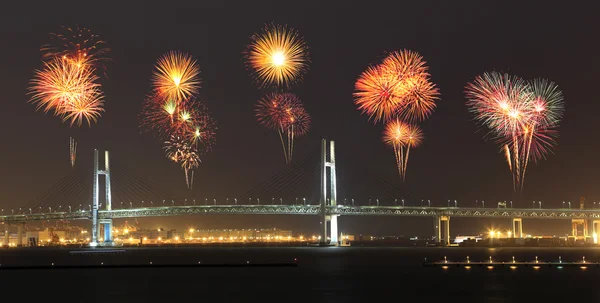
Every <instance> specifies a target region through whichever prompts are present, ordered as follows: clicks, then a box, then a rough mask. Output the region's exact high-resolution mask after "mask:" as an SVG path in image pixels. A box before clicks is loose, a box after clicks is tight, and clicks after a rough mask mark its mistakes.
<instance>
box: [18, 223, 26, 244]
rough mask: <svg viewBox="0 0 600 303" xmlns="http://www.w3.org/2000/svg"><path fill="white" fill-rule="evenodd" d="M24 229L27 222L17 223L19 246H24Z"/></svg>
mask: <svg viewBox="0 0 600 303" xmlns="http://www.w3.org/2000/svg"><path fill="white" fill-rule="evenodd" d="M23 229H25V223H19V224H18V225H17V246H23Z"/></svg>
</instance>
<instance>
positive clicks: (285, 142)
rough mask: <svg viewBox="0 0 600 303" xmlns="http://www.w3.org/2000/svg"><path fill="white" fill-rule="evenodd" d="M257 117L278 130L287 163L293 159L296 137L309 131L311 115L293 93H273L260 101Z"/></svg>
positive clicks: (264, 123)
mask: <svg viewBox="0 0 600 303" xmlns="http://www.w3.org/2000/svg"><path fill="white" fill-rule="evenodd" d="M255 112H256V117H257V120H258V122H259V123H260V124H262V125H263V126H265V127H267V128H270V129H274V130H277V132H278V133H279V138H280V140H281V145H282V147H283V154H284V156H285V161H286V163H290V162H291V161H292V154H293V150H294V141H295V139H296V137H298V136H301V135H304V134H306V133H308V131H309V129H310V121H311V120H310V115H309V114H308V112H307V111H306V109H305V108H304V106H303V105H302V101H300V98H298V97H297V96H296V95H294V94H292V93H271V94H268V95H266V96H265V97H264V98H262V99H261V100H259V101H258V103H257V104H256V108H255Z"/></svg>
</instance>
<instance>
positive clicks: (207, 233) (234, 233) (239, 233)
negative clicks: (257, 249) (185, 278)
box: [185, 228, 292, 241]
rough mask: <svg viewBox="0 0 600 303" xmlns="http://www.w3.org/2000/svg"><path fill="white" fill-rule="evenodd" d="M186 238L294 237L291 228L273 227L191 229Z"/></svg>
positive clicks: (281, 238) (215, 239) (261, 238)
mask: <svg viewBox="0 0 600 303" xmlns="http://www.w3.org/2000/svg"><path fill="white" fill-rule="evenodd" d="M185 238H186V239H189V238H193V239H203V240H212V241H217V240H218V241H225V240H229V241H232V240H262V241H264V240H286V239H291V238H292V231H291V230H281V229H277V228H273V229H206V230H198V229H190V230H188V231H187V232H186V233H185Z"/></svg>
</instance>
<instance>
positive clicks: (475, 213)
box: [0, 205, 600, 222]
mask: <svg viewBox="0 0 600 303" xmlns="http://www.w3.org/2000/svg"><path fill="white" fill-rule="evenodd" d="M320 212H321V207H320V206H319V205H193V206H164V207H145V208H131V209H113V210H100V211H99V218H100V219H117V218H136V217H168V216H182V215H205V214H219V215H228V214H231V215H233V214H241V215H318V214H319V213H320ZM326 212H327V214H334V215H341V216H421V217H433V216H450V217H476V218H528V219H600V209H599V210H591V209H589V210H587V209H584V210H581V209H520V208H461V207H413V206H406V207H404V206H348V205H338V206H335V207H334V206H328V207H327V209H326ZM90 218H91V213H90V212H89V211H74V212H52V213H25V214H14V215H2V216H0V222H26V221H39V220H82V219H90Z"/></svg>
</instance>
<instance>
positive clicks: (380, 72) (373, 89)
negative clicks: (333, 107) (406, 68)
mask: <svg viewBox="0 0 600 303" xmlns="http://www.w3.org/2000/svg"><path fill="white" fill-rule="evenodd" d="M397 85H398V79H397V78H396V77H395V76H394V75H393V74H391V73H388V72H387V71H386V70H385V69H383V68H381V67H380V66H375V67H374V66H371V67H368V68H367V70H365V71H364V72H363V73H362V74H361V75H360V77H359V78H358V80H357V81H356V84H355V86H354V88H355V91H356V92H355V93H354V97H355V100H356V101H355V103H356V105H358V109H359V110H361V111H362V112H363V113H366V114H367V115H369V119H371V118H372V119H374V120H375V122H377V121H380V120H383V121H387V120H389V119H390V118H391V117H392V116H393V115H394V114H395V112H396V109H397V108H398V107H399V106H400V103H401V102H402V100H401V99H400V98H398V97H397V96H396V95H395V93H394V90H395V89H396V86H397Z"/></svg>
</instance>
